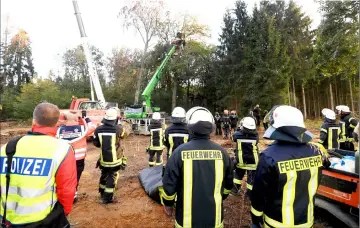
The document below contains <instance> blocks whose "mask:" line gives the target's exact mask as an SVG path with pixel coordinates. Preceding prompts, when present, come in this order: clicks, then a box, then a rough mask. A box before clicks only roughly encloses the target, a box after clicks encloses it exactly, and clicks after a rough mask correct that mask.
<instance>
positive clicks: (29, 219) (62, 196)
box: [0, 103, 77, 228]
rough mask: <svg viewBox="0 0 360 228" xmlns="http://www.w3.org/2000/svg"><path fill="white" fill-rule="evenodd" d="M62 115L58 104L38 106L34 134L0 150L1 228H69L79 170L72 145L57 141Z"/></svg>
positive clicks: (34, 119)
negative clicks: (58, 126) (77, 169)
mask: <svg viewBox="0 0 360 228" xmlns="http://www.w3.org/2000/svg"><path fill="white" fill-rule="evenodd" d="M59 115H60V112H59V109H58V107H57V106H55V105H53V104H50V103H41V104H39V105H37V106H36V107H35V110H34V112H33V126H32V130H31V131H30V132H28V133H27V134H26V135H25V136H22V137H17V138H14V139H12V140H10V142H9V143H8V144H6V145H4V146H3V147H2V148H1V154H0V186H1V202H2V203H1V210H0V213H1V217H2V227H10V226H11V227H13V226H16V227H34V228H35V227H53V228H57V227H59V228H60V227H61V228H62V227H68V226H70V224H69V222H68V220H67V219H66V215H67V214H69V213H70V211H71V209H72V205H73V200H74V195H75V190H76V183H77V181H76V166H75V156H74V151H73V149H72V148H71V146H70V145H69V143H68V142H67V141H64V140H60V139H56V138H55V135H56V129H57V128H56V124H57V122H58V120H59ZM10 171H11V172H10ZM55 189H56V191H55Z"/></svg>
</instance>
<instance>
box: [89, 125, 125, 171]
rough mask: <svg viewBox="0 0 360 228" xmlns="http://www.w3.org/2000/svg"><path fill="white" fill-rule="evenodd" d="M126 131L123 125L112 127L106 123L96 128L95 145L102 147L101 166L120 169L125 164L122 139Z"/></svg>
mask: <svg viewBox="0 0 360 228" xmlns="http://www.w3.org/2000/svg"><path fill="white" fill-rule="evenodd" d="M124 134H125V130H124V128H123V127H122V125H121V124H119V125H110V124H107V123H105V124H104V125H101V126H99V127H97V128H96V130H95V133H94V140H93V143H94V145H95V146H96V147H101V154H100V166H102V167H119V166H120V165H121V164H124V162H126V161H124V159H123V155H124V154H123V148H122V147H121V146H120V139H121V138H123V137H124Z"/></svg>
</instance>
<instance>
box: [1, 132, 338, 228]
mask: <svg viewBox="0 0 360 228" xmlns="http://www.w3.org/2000/svg"><path fill="white" fill-rule="evenodd" d="M2 127H5V126H2ZM6 127H8V126H6ZM3 132H4V128H2V129H1V133H3ZM25 132H26V128H25V129H23V128H21V129H11V132H10V133H11V134H10V135H9V136H4V135H2V137H1V142H0V144H4V143H6V141H7V140H8V139H9V138H10V137H12V136H14V135H16V134H23V133H25ZM212 139H213V140H214V141H216V142H217V143H219V144H223V145H227V146H230V145H231V143H229V142H225V141H224V140H222V139H221V138H219V137H213V138H212ZM148 140H149V137H146V136H130V137H128V138H127V139H125V140H124V141H123V145H124V146H125V150H126V152H125V153H126V156H127V157H128V167H127V169H126V170H125V171H122V172H121V173H120V178H119V182H118V187H119V189H118V190H117V192H116V198H117V200H118V203H116V204H111V205H102V204H100V201H99V195H98V181H99V178H100V170H98V169H95V163H96V161H97V159H98V156H99V149H97V148H95V147H94V146H93V145H92V143H91V142H89V144H88V145H89V152H88V155H87V157H86V166H85V170H84V172H83V175H82V178H81V180H80V185H79V194H80V197H79V202H78V203H76V204H75V205H74V207H73V211H72V212H71V214H70V216H69V218H70V221H71V223H72V225H74V227H76V228H78V227H79V228H82V227H84V228H85V227H86V228H87V227H106V228H112V227H114V228H115V227H116V228H128V227H134V228H137V227H139V228H140V227H141V228H152V227H154V228H160V227H173V225H174V218H169V217H167V216H166V215H165V214H164V212H163V208H162V206H161V205H159V204H157V203H155V202H153V201H152V200H151V199H150V198H149V197H148V196H147V195H146V194H145V192H144V191H143V189H142V187H141V186H140V183H139V181H138V177H137V175H138V173H139V171H140V170H141V169H143V168H145V167H147V154H146V153H145V148H146V146H147V143H148ZM265 143H268V142H266V141H265V140H262V141H261V142H260V148H261V149H264V148H265V147H266V145H265ZM244 187H245V186H243V188H244ZM224 210H225V221H224V223H225V227H228V228H240V227H241V228H245V227H250V225H251V218H250V214H249V211H250V202H249V201H248V200H247V199H246V198H245V197H244V196H243V195H241V196H239V197H234V196H229V198H228V199H227V200H226V201H225V202H224ZM316 213H317V211H316ZM328 216H329V215H328V214H326V213H324V212H321V211H320V212H319V213H317V214H316V217H318V219H317V221H318V222H317V224H316V225H314V228H323V227H326V228H332V227H345V226H344V225H342V224H334V223H333V222H332V225H331V226H330V225H329V224H328V222H326V219H325V218H326V217H328ZM319 217H321V218H320V219H319Z"/></svg>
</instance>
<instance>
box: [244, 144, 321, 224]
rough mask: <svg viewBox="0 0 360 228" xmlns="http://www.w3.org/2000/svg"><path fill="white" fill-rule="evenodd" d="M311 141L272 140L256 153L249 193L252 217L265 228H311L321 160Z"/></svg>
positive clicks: (319, 152)
mask: <svg viewBox="0 0 360 228" xmlns="http://www.w3.org/2000/svg"><path fill="white" fill-rule="evenodd" d="M322 156H323V155H322V153H321V150H320V148H318V147H317V146H315V145H311V144H294V143H288V142H280V141H275V143H273V144H272V145H271V146H269V147H268V148H267V149H266V150H265V151H263V152H262V153H261V154H260V156H259V163H258V166H257V169H256V174H255V178H254V183H253V189H252V192H251V214H252V219H253V220H257V217H261V216H263V215H264V219H265V227H276V228H280V227H281V228H283V227H287V228H290V227H291V228H292V227H299V228H300V227H301V228H310V227H312V225H313V223H314V206H315V205H314V196H315V194H316V191H317V188H318V184H319V181H320V175H321V170H320V169H321V167H322V166H323V159H322Z"/></svg>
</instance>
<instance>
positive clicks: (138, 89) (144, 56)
mask: <svg viewBox="0 0 360 228" xmlns="http://www.w3.org/2000/svg"><path fill="white" fill-rule="evenodd" d="M148 47H149V43H145V48H144V53H143V56H142V58H141V65H140V70H139V73H138V74H137V76H136V90H135V98H134V103H135V104H138V103H139V97H140V89H141V79H142V74H143V71H144V66H145V58H146V52H147V49H148Z"/></svg>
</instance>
